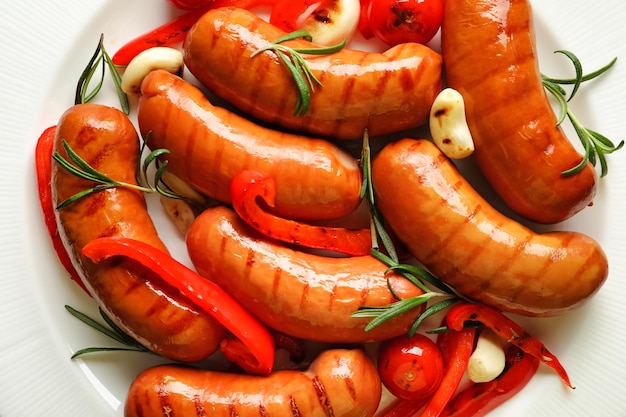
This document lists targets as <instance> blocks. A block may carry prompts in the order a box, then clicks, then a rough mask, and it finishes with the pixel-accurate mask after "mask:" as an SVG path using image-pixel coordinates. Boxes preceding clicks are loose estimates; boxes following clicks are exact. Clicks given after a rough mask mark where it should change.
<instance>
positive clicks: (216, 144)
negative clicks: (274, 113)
mask: <svg viewBox="0 0 626 417" xmlns="http://www.w3.org/2000/svg"><path fill="white" fill-rule="evenodd" d="M138 121H139V128H140V130H141V133H142V135H144V136H145V137H146V141H147V143H148V146H150V147H151V148H152V149H155V148H164V149H168V150H169V152H170V153H169V155H168V156H167V159H168V161H169V164H168V169H169V170H171V172H172V173H174V174H175V175H177V176H178V177H179V178H181V179H182V180H183V181H186V182H188V183H189V184H190V185H191V186H192V187H194V188H196V189H197V190H198V191H200V192H201V193H203V194H205V195H207V196H210V197H211V198H214V199H216V200H218V201H222V202H229V201H230V189H229V186H230V181H231V180H232V178H233V177H234V176H235V175H236V174H238V173H239V172H240V171H242V170H244V169H254V170H258V171H261V172H262V173H264V174H265V175H268V176H271V177H273V178H274V179H275V180H276V190H277V195H276V205H275V207H274V208H273V210H272V211H273V212H274V213H276V214H277V215H280V216H281V217H287V218H292V219H301V220H319V219H324V218H326V219H329V218H336V217H342V216H345V215H348V214H350V213H352V212H353V211H354V210H355V209H356V208H357V207H358V205H359V204H360V189H361V172H360V169H359V165H358V163H357V160H356V159H355V158H354V157H353V156H351V155H350V154H349V153H347V152H346V151H344V150H342V149H341V148H339V147H338V146H335V145H333V144H331V143H330V142H327V141H324V140H321V139H317V140H316V139H311V138H308V137H304V136H300V135H295V134H289V133H284V132H278V131H275V130H272V129H268V128H265V127H262V126H260V125H258V124H256V123H254V122H252V121H250V120H248V119H245V118H243V117H241V116H239V115H237V114H236V113H233V112H231V111H229V110H226V109H224V108H221V107H216V106H213V105H212V104H211V103H210V102H209V100H208V99H207V98H206V96H205V95H204V94H203V93H202V91H201V90H200V89H198V88H197V87H196V86H194V85H192V84H190V83H189V82H187V81H185V80H183V79H181V78H179V77H177V76H175V75H172V74H170V73H168V72H166V71H162V70H158V71H153V72H152V73H150V74H149V75H148V76H147V77H146V78H145V79H144V82H143V84H142V95H141V97H140V100H139V108H138Z"/></svg>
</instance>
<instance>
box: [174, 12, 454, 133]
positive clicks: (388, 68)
mask: <svg viewBox="0 0 626 417" xmlns="http://www.w3.org/2000/svg"><path fill="white" fill-rule="evenodd" d="M284 34H285V32H283V31H282V30H280V29H278V28H276V27H275V26H273V25H271V24H269V23H267V22H266V21H264V20H263V19H261V18H259V17H257V16H256V15H254V14H253V13H251V12H249V11H247V10H244V9H237V8H219V9H215V10H211V11H209V12H208V13H207V14H206V15H204V16H203V17H202V18H201V19H200V20H199V21H198V23H197V24H196V25H195V26H194V27H193V28H192V29H191V30H190V31H189V33H188V35H187V38H186V41H185V45H184V58H185V64H186V65H187V67H188V68H189V70H190V71H191V73H192V74H193V75H194V76H195V77H196V78H197V79H198V80H199V81H200V82H202V83H203V84H204V85H206V86H207V88H208V89H209V90H210V91H211V92H213V93H215V94H217V95H218V96H219V97H221V98H222V99H224V100H226V101H228V102H229V103H231V104H233V105H234V106H235V107H238V108H239V109H241V110H242V111H244V112H246V113H248V114H250V115H252V116H254V117H256V118H258V119H260V120H263V121H265V122H268V123H272V124H276V125H279V126H282V127H284V128H288V129H293V130H298V131H302V132H306V133H308V134H312V135H315V136H318V135H319V136H324V137H329V138H334V139H359V138H361V137H362V136H363V132H364V130H365V129H366V128H367V129H368V130H369V134H370V135H372V136H378V135H385V134H389V133H395V132H399V131H402V130H406V129H411V128H415V127H417V126H420V125H422V124H424V123H425V122H426V121H427V120H428V115H429V111H430V106H431V105H432V103H433V101H434V100H435V97H436V96H437V94H438V93H439V92H440V91H441V88H442V80H441V78H442V74H441V73H442V64H441V56H440V55H439V54H438V53H436V52H434V51H433V50H431V49H429V48H428V47H426V46H424V45H420V44H416V43H405V44H401V45H398V46H395V47H393V48H391V49H389V50H388V51H386V52H384V53H371V52H363V51H357V50H349V49H347V48H344V49H343V50H341V51H339V52H336V53H334V54H331V55H303V58H304V59H305V61H306V63H307V64H308V66H309V67H310V69H311V72H312V73H313V74H314V75H315V77H317V79H318V80H319V81H320V82H321V83H322V87H320V86H317V85H316V86H315V91H314V92H313V93H312V94H311V105H310V108H309V110H308V112H307V113H306V114H304V116H299V115H294V109H295V108H296V102H297V99H298V90H297V88H296V85H295V83H294V80H293V77H292V75H291V74H290V73H289V71H288V69H287V68H286V67H285V65H284V64H283V63H282V61H281V60H280V58H278V57H277V56H276V54H274V53H273V52H269V51H267V52H263V53H260V54H258V55H255V56H253V57H251V55H252V54H254V53H255V52H256V51H257V50H258V49H260V48H263V47H266V46H267V45H268V44H270V43H271V42H273V41H275V40H277V39H278V38H279V37H281V36H283V35H284ZM283 45H287V46H291V47H294V48H315V47H316V45H315V44H312V43H310V42H307V41H305V40H295V41H289V42H285V43H284V44H283Z"/></svg>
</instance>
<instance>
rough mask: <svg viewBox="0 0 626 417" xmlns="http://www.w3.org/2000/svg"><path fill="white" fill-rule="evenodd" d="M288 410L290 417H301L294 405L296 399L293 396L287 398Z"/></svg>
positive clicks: (296, 406) (295, 404)
mask: <svg viewBox="0 0 626 417" xmlns="http://www.w3.org/2000/svg"><path fill="white" fill-rule="evenodd" d="M289 410H290V411H291V415H292V416H293V417H302V414H301V413H300V410H299V409H298V404H297V403H296V399H295V398H294V397H293V395H290V396H289Z"/></svg>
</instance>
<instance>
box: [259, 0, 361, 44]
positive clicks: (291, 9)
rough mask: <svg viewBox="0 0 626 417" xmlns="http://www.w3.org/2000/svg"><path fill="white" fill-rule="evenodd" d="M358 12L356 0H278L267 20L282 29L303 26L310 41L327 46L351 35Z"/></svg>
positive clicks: (344, 39)
mask: <svg viewBox="0 0 626 417" xmlns="http://www.w3.org/2000/svg"><path fill="white" fill-rule="evenodd" d="M360 15H361V3H360V1H359V0H281V1H278V2H276V4H274V5H273V6H272V13H271V14H270V19H269V21H270V23H271V24H272V25H274V26H276V27H278V28H280V29H282V30H284V31H285V32H294V31H296V30H298V29H304V30H306V31H307V32H308V33H309V35H310V36H311V41H312V42H313V43H316V44H319V45H326V46H330V45H335V44H338V43H340V42H342V41H349V40H350V38H352V35H353V34H354V32H355V31H356V29H357V25H358V23H359V17H360Z"/></svg>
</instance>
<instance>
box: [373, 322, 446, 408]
mask: <svg viewBox="0 0 626 417" xmlns="http://www.w3.org/2000/svg"><path fill="white" fill-rule="evenodd" d="M378 373H379V374H380V379H381V381H382V383H383V384H384V385H385V387H387V389H388V390H389V391H390V392H391V393H392V394H393V395H395V396H396V397H398V398H401V399H404V400H420V399H423V398H426V397H427V396H428V395H430V394H432V393H433V392H434V391H435V390H436V389H437V387H438V386H439V384H440V383H441V379H442V378H443V357H442V355H441V351H440V350H439V347H437V345H436V344H435V343H434V342H433V341H432V340H430V339H429V338H428V337H426V336H424V335H422V334H419V333H416V334H415V335H413V337H411V338H410V339H409V338H408V337H407V336H400V337H396V338H394V339H391V340H388V341H386V342H384V343H383V344H382V345H381V350H380V353H379V356H378Z"/></svg>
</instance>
